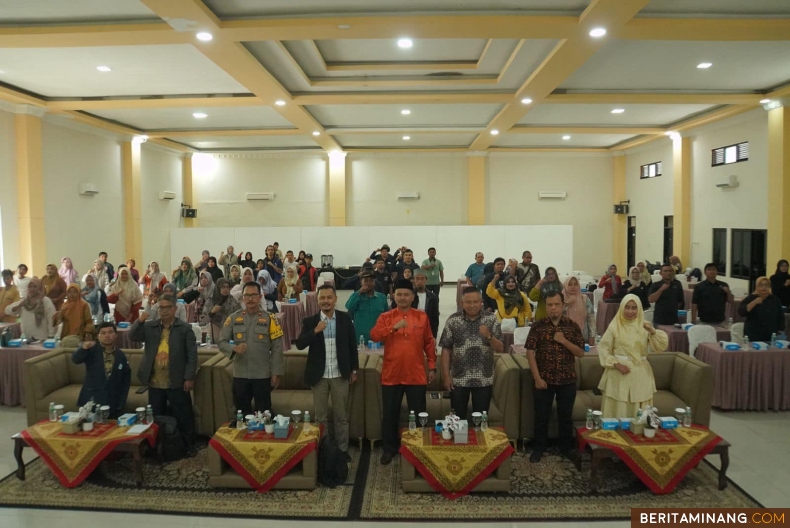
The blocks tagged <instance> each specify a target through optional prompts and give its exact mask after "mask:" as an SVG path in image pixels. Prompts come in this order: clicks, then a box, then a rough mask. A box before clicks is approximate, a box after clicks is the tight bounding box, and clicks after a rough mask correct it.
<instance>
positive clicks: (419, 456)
mask: <svg viewBox="0 0 790 528" xmlns="http://www.w3.org/2000/svg"><path fill="white" fill-rule="evenodd" d="M513 452H514V450H513V447H512V446H511V445H510V442H509V441H508V438H507V435H506V434H505V433H504V432H503V430H502V428H501V427H489V428H488V429H487V430H486V431H475V430H474V427H472V428H470V430H469V441H468V443H466V444H456V443H455V442H454V440H453V439H450V440H445V439H443V438H442V435H441V434H439V433H437V432H436V429H435V428H432V427H426V428H417V429H415V430H413V431H410V430H408V429H404V430H403V431H402V433H401V448H400V454H401V456H402V457H403V460H404V462H406V463H409V464H411V465H412V466H413V467H414V468H415V469H416V470H417V471H418V472H419V473H420V475H421V476H422V477H423V478H424V479H425V480H426V481H427V482H428V484H430V486H431V487H432V488H433V489H434V490H436V491H438V492H439V493H441V494H442V495H444V496H445V497H446V498H448V499H451V500H453V499H457V498H459V497H463V496H464V495H467V494H469V493H470V492H472V491H474V489H475V488H476V487H477V486H478V485H479V484H480V483H482V482H483V481H484V480H485V479H486V478H487V477H488V476H489V475H491V473H493V472H494V471H495V470H496V469H497V468H498V467H499V466H500V465H502V463H503V462H505V461H506V460H508V461H509V459H510V455H511V454H512V453H513ZM508 482H509V481H508Z"/></svg>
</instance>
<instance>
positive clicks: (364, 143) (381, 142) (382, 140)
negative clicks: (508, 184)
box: [334, 133, 477, 148]
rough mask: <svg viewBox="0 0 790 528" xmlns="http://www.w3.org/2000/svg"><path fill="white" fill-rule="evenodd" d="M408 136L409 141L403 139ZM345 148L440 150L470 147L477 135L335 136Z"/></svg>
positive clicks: (404, 134)
mask: <svg viewBox="0 0 790 528" xmlns="http://www.w3.org/2000/svg"><path fill="white" fill-rule="evenodd" d="M404 136H408V137H409V139H408V140H404V139H403V137H404ZM334 137H335V139H336V140H337V141H338V142H339V143H340V146H342V147H343V148H429V147H433V148H438V147H468V146H469V145H471V144H472V141H474V139H475V137H477V134H475V133H469V134H441V133H436V134H408V133H403V134H340V135H336V136H334Z"/></svg>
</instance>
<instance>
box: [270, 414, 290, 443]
mask: <svg viewBox="0 0 790 528" xmlns="http://www.w3.org/2000/svg"><path fill="white" fill-rule="evenodd" d="M290 424H291V418H290V417H288V418H286V419H285V423H284V424H283V425H280V424H279V423H278V422H276V421H275V422H274V437H275V438H281V439H285V438H288V430H289V428H290V427H289V426H290Z"/></svg>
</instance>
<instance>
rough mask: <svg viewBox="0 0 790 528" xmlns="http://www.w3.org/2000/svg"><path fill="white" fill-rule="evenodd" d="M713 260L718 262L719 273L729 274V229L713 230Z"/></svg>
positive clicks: (715, 262)
mask: <svg viewBox="0 0 790 528" xmlns="http://www.w3.org/2000/svg"><path fill="white" fill-rule="evenodd" d="M711 262H713V263H714V264H716V269H717V270H718V271H719V274H721V275H726V274H727V230H726V229H718V228H717V229H714V230H713V258H711Z"/></svg>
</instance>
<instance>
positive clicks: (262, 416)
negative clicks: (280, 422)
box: [255, 411, 272, 425]
mask: <svg viewBox="0 0 790 528" xmlns="http://www.w3.org/2000/svg"><path fill="white" fill-rule="evenodd" d="M255 417H256V418H257V419H258V420H259V421H260V422H261V423H262V424H263V425H267V424H270V423H272V413H271V412H270V411H263V412H260V411H258V412H257V413H256V414H255Z"/></svg>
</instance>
